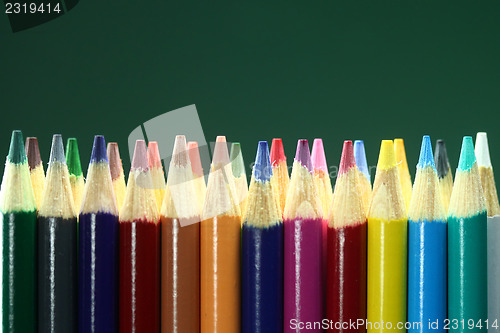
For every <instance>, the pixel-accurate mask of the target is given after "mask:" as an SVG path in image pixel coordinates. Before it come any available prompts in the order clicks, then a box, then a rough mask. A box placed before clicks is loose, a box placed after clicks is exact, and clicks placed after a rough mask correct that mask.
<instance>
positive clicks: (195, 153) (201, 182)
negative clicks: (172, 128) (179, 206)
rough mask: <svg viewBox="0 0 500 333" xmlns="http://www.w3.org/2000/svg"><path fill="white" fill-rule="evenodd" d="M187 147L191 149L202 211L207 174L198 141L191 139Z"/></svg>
mask: <svg viewBox="0 0 500 333" xmlns="http://www.w3.org/2000/svg"><path fill="white" fill-rule="evenodd" d="M187 148H188V150H189V160H190V161H191V169H193V177H194V183H195V188H196V195H197V196H198V200H197V202H198V204H199V205H200V212H201V210H202V209H203V203H204V202H205V194H206V193H207V184H206V183H205V174H204V172H203V165H202V164H201V158H200V151H199V149H198V142H196V141H189V142H188V144H187Z"/></svg>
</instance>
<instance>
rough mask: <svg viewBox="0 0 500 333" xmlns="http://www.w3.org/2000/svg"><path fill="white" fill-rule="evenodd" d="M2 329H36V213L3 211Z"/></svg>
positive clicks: (20, 330) (14, 330) (27, 330)
mask: <svg viewBox="0 0 500 333" xmlns="http://www.w3.org/2000/svg"><path fill="white" fill-rule="evenodd" d="M0 223H1V225H2V235H3V236H2V237H3V238H2V256H3V257H2V258H3V262H2V265H3V283H2V297H3V300H2V304H3V305H2V306H3V309H2V316H3V320H2V325H3V327H2V332H27V333H29V332H36V212H35V211H33V212H16V213H1V214H0Z"/></svg>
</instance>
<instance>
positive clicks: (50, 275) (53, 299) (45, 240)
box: [37, 217, 78, 333]
mask: <svg viewBox="0 0 500 333" xmlns="http://www.w3.org/2000/svg"><path fill="white" fill-rule="evenodd" d="M76 233H77V223H76V218H71V219H62V218H55V217H39V218H38V319H37V320H38V332H39V333H45V332H50V333H52V332H68V333H71V332H77V329H78V326H77V323H78V311H77V306H78V281H77V273H78V265H77V235H76Z"/></svg>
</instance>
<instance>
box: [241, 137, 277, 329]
mask: <svg viewBox="0 0 500 333" xmlns="http://www.w3.org/2000/svg"><path fill="white" fill-rule="evenodd" d="M271 176H272V166H271V160H270V158H269V148H268V145H267V142H266V141H260V142H259V146H258V148H257V155H256V157H255V164H254V167H253V173H252V180H251V182H250V191H249V194H248V204H247V213H246V215H245V220H244V221H243V226H242V231H241V233H242V311H241V312H242V332H243V333H263V332H273V333H280V332H283V221H282V219H281V211H280V209H279V207H278V205H277V204H276V199H275V198H274V192H273V189H272V186H271Z"/></svg>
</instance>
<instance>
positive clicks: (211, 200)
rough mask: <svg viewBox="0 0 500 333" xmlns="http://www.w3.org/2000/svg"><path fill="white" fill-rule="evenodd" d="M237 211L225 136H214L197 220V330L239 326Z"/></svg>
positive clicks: (205, 332)
mask: <svg viewBox="0 0 500 333" xmlns="http://www.w3.org/2000/svg"><path fill="white" fill-rule="evenodd" d="M240 231H241V211H240V207H239V205H238V202H237V194H236V186H235V184H234V178H233V174H232V170H231V162H230V161H229V153H228V150H227V144H226V138H225V137H223V136H219V137H217V140H216V143H215V148H214V154H213V158H212V165H211V170H210V175H209V177H208V186H207V195H206V197H205V204H204V206H203V212H202V221H201V231H200V233H201V237H200V238H201V242H200V246H201V258H200V260H201V273H200V274H201V277H200V279H201V290H200V291H201V332H202V333H216V332H231V333H232V332H239V331H240V329H241V311H240V307H241V304H240V303H241V302H240V300H241V296H240V292H241V288H240V275H241V266H240V263H241V249H240V246H241V240H240V237H241V235H240Z"/></svg>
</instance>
